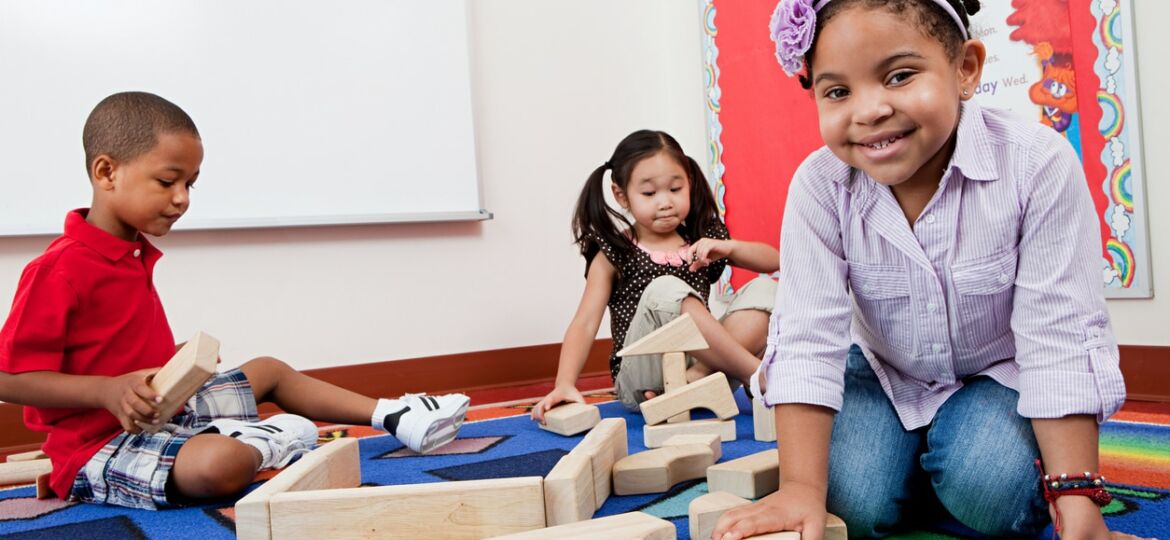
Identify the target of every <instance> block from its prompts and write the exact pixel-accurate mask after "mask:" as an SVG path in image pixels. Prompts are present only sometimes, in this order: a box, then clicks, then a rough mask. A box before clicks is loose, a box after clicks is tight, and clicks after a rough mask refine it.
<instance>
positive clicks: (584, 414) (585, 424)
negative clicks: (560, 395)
mask: <svg viewBox="0 0 1170 540" xmlns="http://www.w3.org/2000/svg"><path fill="white" fill-rule="evenodd" d="M600 421H601V411H599V410H598V409H597V406H596V405H588V404H585V403H576V402H573V403H564V404H561V405H557V406H556V407H553V408H552V409H549V411H548V412H546V413H544V423H543V424H537V425H538V426H540V429H543V430H545V431H551V432H553V433H556V434H559V435H565V436H571V435H576V434H578V433H581V432H582V431H589V430H590V429H593V426H596V425H597V423H598V422H600Z"/></svg>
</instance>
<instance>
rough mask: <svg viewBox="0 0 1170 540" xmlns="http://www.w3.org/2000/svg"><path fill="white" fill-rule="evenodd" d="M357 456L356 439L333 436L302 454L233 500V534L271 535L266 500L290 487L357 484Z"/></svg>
mask: <svg viewBox="0 0 1170 540" xmlns="http://www.w3.org/2000/svg"><path fill="white" fill-rule="evenodd" d="M361 483H362V471H361V458H360V456H359V454H358V441H357V439H352V438H346V439H337V440H335V441H331V442H328V443H326V444H323V445H321V446H320V447H318V448H317V449H316V450H313V451H312V452H309V453H308V454H305V455H304V456H302V457H301V458H300V459H299V460H297V461H296V462H294V463H293V464H292V465H289V466H288V467H287V468H285V469H284V470H282V471H280V473H279V474H277V475H276V476H274V477H272V479H271V480H268V481H267V482H265V483H264V484H262V485H261V486H260V487H258V488H256V489H254V490H252V492H251V493H248V494H247V495H245V496H244V497H243V498H242V499H240V500H239V501H237V502H236V538H238V539H240V540H268V539H270V538H272V521H271V518H270V513H269V502H270V500H271V499H272V497H273V496H275V495H277V494H280V493H286V492H290V491H307V490H318V489H334V488H352V487H357V486H359V485H361Z"/></svg>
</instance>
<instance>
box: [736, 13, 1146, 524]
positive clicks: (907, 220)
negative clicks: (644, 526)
mask: <svg viewBox="0 0 1170 540" xmlns="http://www.w3.org/2000/svg"><path fill="white" fill-rule="evenodd" d="M978 9H979V2H978V0H781V1H780V3H779V5H778V6H777V8H776V12H775V14H774V15H773V20H772V33H773V39H774V40H775V42H776V56H777V58H778V59H779V61H780V63H781V65H782V67H783V68H784V70H785V71H786V72H787V73H788V74H789V75H796V74H798V73H799V74H800V80H801V83H802V84H803V85H804V86H805V87H806V88H809V89H811V90H812V94H813V98H814V100H815V102H816V106H817V111H818V116H819V121H820V131H821V135H822V137H823V138H824V140H825V143H826V145H825V147H823V148H821V149H820V150H818V151H816V152H814V153H813V154H812V155H811V156H809V157H808V158H807V159H806V160H805V162H804V163H803V164H802V165H801V167H800V168H799V169H798V170H797V172H796V175H795V176H794V178H793V181H792V187H791V189H790V192H789V196H788V202H787V207H786V209H785V213H784V223H783V229H782V233H781V240H780V246H781V249H780V267H781V276H780V284H781V287H780V289H779V291H778V293H777V297H776V309H775V312H774V315H773V316H772V319H771V322H770V328H769V335H768V347H767V351H766V352H765V355H764V359H763V362H762V363H761V365H760V369H759V370H758V371H757V374H758V376H755V377H752V384H753V385H757V384H758V385H760V386H759V388H762V389H764V392H762V393H761V392H756V393H757V394H758V395H761V397H762V399H763V401H764V403H765V404H767V405H769V406H773V405H774V406H776V434H777V439H778V447H779V450H780V477H781V487H780V490H779V491H778V492H776V493H774V494H772V495H769V496H768V497H765V498H764V499H762V500H761V501H759V502H757V503H755V504H753V505H750V506H746V507H741V508H739V509H736V510H733V511H730V512H728V513H727V514H725V515H724V516H723V518H722V519H721V520H720V522H719V523H718V525H717V526H716V528H715V531H714V533H713V538H732V539H734V538H741V537H744V536H750V535H753V534H759V533H761V532H766V531H773V530H801V531H803V536H802V538H804V539H805V540H809V539H812V540H818V539H819V538H820V537H821V534H822V532H821V531H822V527H823V525H824V522H825V514H826V510H827V511H829V512H832V513H834V514H836V515H838V516H840V517H841V518H842V519H844V520H845V522H846V524H847V525H848V528H849V533H850V535H851V536H860V537H868V536H882V535H886V534H889V533H891V532H893V531H895V530H898V529H901V528H906V527H913V526H914V525H916V524H917V523H918V520H920V519H922V518H929V519H936V518H937V516H938V515H945V512H949V513H950V514H951V515H952V516H953V517H954V518H956V519H957V520H958V521H959V522H960V523H962V524H963V525H965V526H967V527H969V528H971V529H974V530H975V531H977V532H979V533H982V534H984V535H988V536H991V537H996V538H1001V537H1035V536H1036V535H1037V534H1038V533H1040V532H1041V531H1042V530H1043V529H1044V528H1045V527H1046V526H1047V525H1048V523H1049V521H1050V520H1051V519H1052V518H1053V517H1055V519H1056V522H1057V523H1056V529H1057V530H1059V531H1060V532H1061V533H1062V534H1063V535H1064V537H1065V538H1108V537H1109V536H1110V533H1109V531H1108V530H1107V528H1106V526H1105V523H1104V520H1103V519H1102V517H1101V513H1100V511H1099V509H1098V505H1101V504H1104V503H1105V502H1107V500H1108V494H1107V492H1105V491H1104V489H1102V487H1101V480H1102V479H1101V478H1100V477H1099V475H1097V473H1096V471H1097V470H1098V468H1097V467H1098V459H1097V429H1098V422H1101V421H1104V419H1106V418H1107V417H1109V416H1110V415H1111V414H1112V413H1114V412H1115V411H1116V410H1117V409H1118V408H1119V407H1120V406H1121V403H1122V402H1123V400H1124V397H1125V388H1124V384H1123V382H1122V379H1121V374H1120V371H1119V369H1118V356H1117V345H1116V342H1115V340H1114V337H1113V333H1112V329H1111V328H1110V324H1109V317H1108V315H1107V313H1106V309H1105V302H1104V299H1103V296H1102V291H1101V288H1102V286H1101V283H1100V277H1099V274H1100V265H1101V262H1100V257H1101V255H1100V253H1101V251H1100V244H1099V241H1100V235H1099V232H1098V231H1099V226H1098V224H1097V222H1096V215H1095V212H1094V211H1093V205H1092V202H1091V200H1090V196H1089V192H1088V190H1087V187H1086V181H1085V178H1084V175H1083V173H1082V170H1081V166H1080V163H1079V162H1078V160H1077V157H1076V154H1075V153H1074V152H1073V150H1072V148H1071V146H1070V145H1069V144H1068V143H1067V141H1065V140H1064V139H1062V138H1061V137H1060V136H1059V135H1057V134H1056V133H1055V132H1054V131H1053V130H1051V129H1049V128H1047V127H1044V126H1042V125H1041V124H1039V123H1037V122H1024V121H1021V120H1017V119H1015V118H1013V117H1011V116H1009V115H1008V114H1007V113H1005V112H1001V111H997V110H992V109H984V108H981V107H980V106H979V105H978V104H976V103H975V102H974V101H972V100H971V97H972V94H973V93H974V88H976V87H977V86H978V84H979V81H980V76H981V74H982V67H983V61H984V58H985V56H986V50H985V48H984V46H983V44H982V43H981V42H979V41H978V40H974V39H970V38H969V35H968V33H967V25H968V19H967V17H968V15H971V14H974V13H975V12H976V11H978ZM1045 474H1047V475H1052V480H1051V481H1049V482H1044V483H1042V482H1041V476H1042V475H1045ZM1064 474H1067V475H1069V478H1063V477H1062V476H1061V475H1064ZM1114 535H1117V536H1120V535H1118V533H1114Z"/></svg>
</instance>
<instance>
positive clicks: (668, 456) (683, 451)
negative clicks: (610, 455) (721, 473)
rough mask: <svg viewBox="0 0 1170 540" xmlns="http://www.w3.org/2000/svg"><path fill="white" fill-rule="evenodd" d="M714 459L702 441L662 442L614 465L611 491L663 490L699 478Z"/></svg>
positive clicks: (617, 492) (658, 491) (653, 491)
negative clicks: (661, 445)
mask: <svg viewBox="0 0 1170 540" xmlns="http://www.w3.org/2000/svg"><path fill="white" fill-rule="evenodd" d="M713 463H715V455H714V454H712V453H711V447H710V446H707V445H705V444H684V445H681V446H663V447H662V448H655V449H653V450H647V451H645V452H639V453H637V454H633V455H630V456H627V457H625V458H623V459H621V460H619V461H618V462H617V463H615V464H614V465H613V492H614V493H616V494H618V495H634V494H639V493H665V492H666V491H668V490H669V489H670V487H671V486H673V485H675V484H677V483H679V482H682V481H683V480H693V479H695V478H702V477H703V476H704V475H705V474H706V471H707V467H710V466H711V464H713Z"/></svg>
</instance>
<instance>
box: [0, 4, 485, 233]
mask: <svg viewBox="0 0 1170 540" xmlns="http://www.w3.org/2000/svg"><path fill="white" fill-rule="evenodd" d="M467 9H468V8H467V5H466V3H465V0H346V1H344V2H328V1H325V0H165V1H158V0H3V1H0V163H4V164H5V165H6V169H7V170H6V171H5V173H4V175H3V180H2V182H3V190H2V191H0V235H25V234H43V233H57V232H60V231H61V225H62V223H63V220H64V216H65V213H66V212H67V211H68V210H70V209H72V208H78V207H84V206H88V205H89V201H90V189H89V184H88V180H87V177H86V173H85V158H84V152H83V151H82V148H81V129H82V126H83V124H84V123H85V118H86V116H87V115H88V114H89V112H90V111H91V110H92V109H93V107H94V105H96V104H97V103H98V101H100V100H101V99H102V98H104V97H105V96H107V95H109V94H112V93H115V92H120V91H125V90H142V91H147V92H153V93H156V94H158V95H161V96H162V97H164V98H166V99H168V100H170V101H172V102H174V103H176V104H177V105H179V106H180V107H182V108H183V109H184V110H185V111H187V113H188V114H190V115H191V117H192V119H194V120H195V124H196V125H197V126H198V128H199V131H200V134H201V135H202V138H203V146H204V152H205V157H204V161H203V168H202V173H201V175H200V179H199V182H198V183H197V184H196V189H195V191H193V192H192V204H191V209H190V210H189V211H188V213H187V215H186V216H184V217H183V219H182V220H180V221H179V223H178V225H177V226H176V228H177V229H183V228H186V229H196V228H199V229H207V228H235V227H263V226H289V225H315V224H330V223H371V222H391V221H438V220H457V219H485V218H487V217H490V214H489V213H487V212H485V211H483V210H482V209H481V198H480V193H479V178H478V175H477V172H476V156H475V140H474V125H473V121H472V103H471V70H470V65H469V47H470V46H469V38H468V21H467V17H468V15H467Z"/></svg>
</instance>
